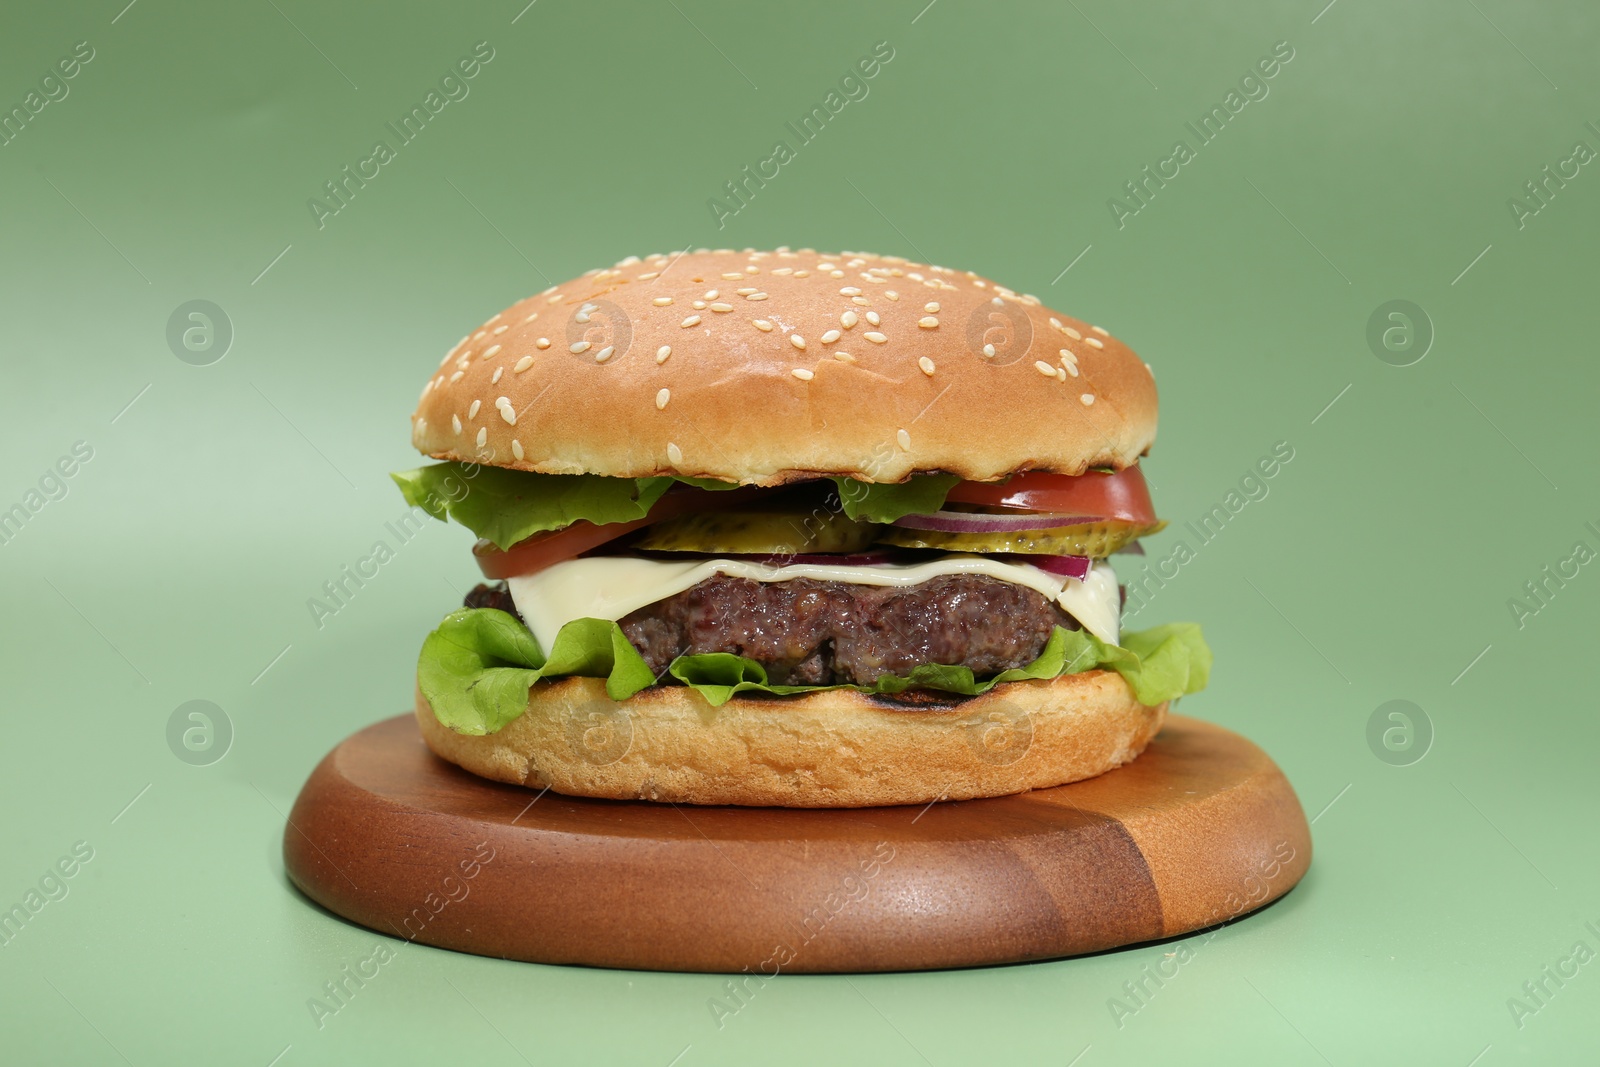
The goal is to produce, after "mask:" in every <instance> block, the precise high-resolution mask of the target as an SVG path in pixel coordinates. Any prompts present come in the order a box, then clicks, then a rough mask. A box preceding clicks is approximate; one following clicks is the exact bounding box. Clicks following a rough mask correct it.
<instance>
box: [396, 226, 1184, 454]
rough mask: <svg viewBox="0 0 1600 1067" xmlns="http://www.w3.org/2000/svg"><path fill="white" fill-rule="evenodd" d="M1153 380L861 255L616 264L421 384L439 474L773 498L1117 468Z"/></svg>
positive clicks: (1143, 431)
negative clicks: (470, 471)
mask: <svg viewBox="0 0 1600 1067" xmlns="http://www.w3.org/2000/svg"><path fill="white" fill-rule="evenodd" d="M1155 428H1156V387H1155V380H1154V379H1153V378H1152V376H1151V374H1150V369H1149V367H1148V366H1147V365H1146V364H1144V363H1143V362H1141V361H1140V360H1139V358H1138V357H1137V356H1136V355H1134V353H1133V351H1132V350H1131V349H1129V348H1128V347H1127V346H1126V345H1124V344H1122V343H1121V342H1120V341H1117V340H1116V339H1115V338H1113V337H1111V336H1110V335H1109V334H1108V333H1106V331H1104V330H1102V329H1100V328H1099V327H1098V326H1090V325H1088V324H1086V323H1084V322H1082V321H1080V320H1078V319H1074V318H1071V317H1069V316H1067V315H1063V314H1060V313H1057V312H1053V311H1051V310H1049V309H1048V308H1046V307H1044V306H1043V305H1042V304H1040V302H1039V299H1038V298H1037V297H1034V296H1029V295H1026V294H1019V293H1015V292H1012V291H1011V290H1010V289H1007V288H1006V287H1005V286H1002V285H998V284H996V283H994V282H991V281H989V280H988V279H986V278H981V277H979V276H978V275H976V274H973V273H971V272H970V271H955V270H950V269H948V268H945V267H933V266H926V265H923V264H920V263H912V262H910V261H908V260H905V259H901V258H898V257H895V256H876V255H870V254H867V253H864V252H843V253H840V254H838V255H825V254H822V253H818V252H815V251H813V250H810V249H801V250H800V251H798V252H795V251H789V250H788V249H779V250H777V251H775V252H757V251H751V250H745V251H742V252H734V251H729V250H718V251H706V250H703V249H702V250H697V251H695V252H689V253H683V254H678V255H652V256H648V257H646V258H644V259H638V258H636V257H635V258H629V259H625V260H623V261H622V262H620V263H618V264H617V265H616V266H615V267H612V268H609V269H607V270H592V271H589V272H588V273H586V274H584V275H583V276H581V277H579V278H575V279H573V280H572V281H569V282H565V283H563V284H561V285H557V286H553V287H552V288H550V289H547V290H545V291H544V292H543V293H540V294H538V295H536V296H531V297H528V298H527V299H525V300H522V301H519V302H518V303H516V304H513V305H512V306H511V307H509V308H507V309H506V310H505V311H502V312H501V313H500V314H498V315H495V316H494V317H493V318H491V319H490V320H489V321H488V322H486V323H484V324H483V326H482V327H481V328H479V329H478V330H476V331H474V332H473V333H472V334H470V335H469V336H467V337H465V338H463V339H462V340H461V342H460V344H458V345H456V346H455V347H454V348H453V349H451V350H450V352H449V353H447V354H446V356H445V358H444V360H443V362H441V363H440V364H439V370H438V371H437V372H436V373H435V374H434V375H433V376H432V377H431V378H430V379H429V380H428V383H427V385H425V386H424V387H423V390H422V398H421V401H420V402H419V404H418V406H417V411H416V414H414V415H413V416H412V419H411V439H412V443H413V444H415V445H416V447H417V448H418V449H419V450H420V451H422V452H424V453H427V454H428V455H430V456H432V457H434V458H435V459H457V460H465V461H471V462H478V463H484V464H488V465H491V466H498V467H512V468H516V469H519V470H530V471H539V472H542V473H547V474H582V473H588V474H603V475H610V476H613V477H625V478H638V477H648V476H652V475H660V474H682V475H687V476H691V477H701V478H718V479H722V480H725V481H735V482H742V483H745V484H753V485H777V484H781V483H783V482H789V481H797V480H801V479H805V478H812V477H819V476H824V475H849V476H852V477H856V478H860V479H862V480H864V481H872V482H897V481H903V480H905V479H906V478H907V477H908V476H910V475H911V474H912V473H914V472H919V471H947V472H950V473H954V474H959V475H961V476H962V477H964V478H969V479H974V480H979V481H992V480H994V479H997V478H1001V477H1004V476H1005V475H1007V474H1011V473H1013V472H1016V471H1021V470H1048V471H1056V472H1059V473H1063V474H1079V473H1082V472H1083V471H1084V470H1085V469H1087V468H1089V467H1094V466H1110V467H1115V468H1118V469H1121V468H1123V467H1126V466H1129V465H1131V464H1132V463H1134V462H1135V461H1136V460H1137V459H1138V457H1139V456H1140V455H1142V454H1143V453H1145V452H1146V451H1147V450H1148V449H1149V447H1150V443H1151V442H1152V441H1153V440H1154V438H1155Z"/></svg>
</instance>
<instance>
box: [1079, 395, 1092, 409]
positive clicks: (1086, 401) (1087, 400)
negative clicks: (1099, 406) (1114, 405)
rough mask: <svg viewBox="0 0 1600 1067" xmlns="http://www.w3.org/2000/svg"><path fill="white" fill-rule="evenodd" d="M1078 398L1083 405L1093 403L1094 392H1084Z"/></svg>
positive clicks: (1086, 405)
mask: <svg viewBox="0 0 1600 1067" xmlns="http://www.w3.org/2000/svg"><path fill="white" fill-rule="evenodd" d="M1078 399H1079V400H1081V401H1083V406H1084V407H1088V406H1089V405H1090V404H1093V403H1094V394H1093V393H1084V394H1083V395H1082V396H1080V397H1079V398H1078Z"/></svg>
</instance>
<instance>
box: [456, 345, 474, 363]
mask: <svg viewBox="0 0 1600 1067" xmlns="http://www.w3.org/2000/svg"><path fill="white" fill-rule="evenodd" d="M471 358H472V349H470V348H469V349H467V350H466V351H465V352H463V353H461V358H460V359H458V360H456V366H458V367H465V366H466V365H467V360H469V359H471Z"/></svg>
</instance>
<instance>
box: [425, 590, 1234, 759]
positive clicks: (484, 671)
mask: <svg viewBox="0 0 1600 1067" xmlns="http://www.w3.org/2000/svg"><path fill="white" fill-rule="evenodd" d="M1097 667H1100V668H1106V669H1109V670H1114V671H1116V672H1117V673H1118V674H1120V675H1122V677H1123V679H1124V680H1126V681H1127V683H1128V686H1129V688H1131V689H1132V690H1133V694H1134V697H1135V698H1136V699H1137V700H1138V701H1139V702H1140V703H1141V704H1159V703H1161V702H1162V701H1164V700H1174V699H1176V698H1178V697H1180V696H1183V695H1184V694H1186V693H1194V692H1198V691H1199V690H1201V689H1202V688H1204V687H1205V684H1206V681H1207V678H1208V676H1209V675H1210V671H1211V650H1210V649H1209V648H1207V647H1206V643H1205V640H1204V638H1202V637H1201V636H1200V627H1199V626H1197V625H1195V624H1194V623H1168V624H1167V625H1165V626H1157V627H1155V628H1154V629H1150V630H1144V631H1141V632H1136V633H1129V634H1124V635H1123V644H1122V645H1120V646H1119V645H1108V644H1106V643H1105V642H1103V641H1101V640H1099V639H1098V638H1096V637H1095V636H1094V635H1092V634H1089V633H1087V632H1085V631H1082V630H1066V629H1063V628H1061V627H1056V629H1055V631H1054V632H1053V633H1052V634H1051V635H1050V640H1049V641H1047V642H1046V643H1045V647H1044V651H1042V652H1041V653H1040V654H1039V656H1038V658H1037V659H1035V660H1034V661H1033V662H1032V663H1029V664H1028V665H1027V666H1025V667H1017V668H1014V669H1012V670H1008V671H1002V672H1001V673H999V674H997V675H995V676H994V677H992V678H987V679H983V680H979V679H978V678H976V677H975V676H974V675H973V673H972V671H971V670H970V669H969V668H967V667H957V666H949V665H946V664H937V663H928V664H923V665H921V666H918V667H916V668H914V669H913V670H912V671H911V673H909V674H907V675H904V676H897V675H884V676H883V677H881V678H879V679H878V680H877V683H876V684H874V685H870V686H842V685H840V686H818V685H773V684H770V683H769V682H768V681H767V672H766V670H765V669H764V668H763V667H762V666H761V665H760V664H759V663H757V662H755V661H754V660H750V659H746V658H744V657H743V656H736V655H733V654H732V653H727V652H709V653H702V654H700V655H694V656H679V657H678V658H677V659H675V660H673V661H672V663H671V664H670V665H669V666H668V668H667V672H668V673H669V674H671V675H672V677H673V678H675V679H676V680H677V681H679V682H681V683H683V684H684V685H687V686H689V687H690V688H691V689H693V690H695V691H696V692H697V693H699V694H700V695H701V696H702V697H704V698H705V699H706V701H707V703H709V704H711V705H712V706H720V705H722V704H725V703H727V702H728V701H729V700H730V699H732V698H733V697H734V696H736V695H737V694H740V693H749V692H756V693H767V694H773V695H777V696H790V695H795V694H800V693H813V692H818V691H820V690H823V689H856V690H859V691H861V692H864V693H898V692H901V691H902V690H905V689H910V688H913V687H916V688H923V689H940V690H944V691H946V692H950V693H957V694H960V695H963V696H976V695H977V694H979V693H984V692H987V691H988V690H990V689H992V688H994V687H995V686H996V685H999V684H1000V683H1002V682H1016V681H1023V680H1026V679H1038V678H1054V677H1056V676H1057V675H1061V674H1075V673H1077V672H1079V671H1087V670H1093V669H1095V668H1097ZM564 675H583V676H586V677H591V678H604V679H605V680H606V693H607V695H608V696H610V697H611V699H612V700H626V699H627V698H628V697H630V696H632V695H633V694H635V693H637V692H638V691H639V690H641V689H644V688H646V687H647V686H650V685H653V684H655V682H656V677H655V675H654V674H652V672H651V670H650V668H649V666H648V665H647V664H646V663H645V661H644V657H642V656H640V655H639V652H638V650H637V649H635V648H634V647H633V646H632V645H631V644H629V643H628V639H627V638H626V637H624V636H623V634H622V629H621V627H619V626H618V625H617V624H616V623H614V622H610V621H606V620H602V619H577V620H575V621H573V622H569V623H567V624H566V625H565V626H563V627H562V628H561V630H560V632H559V633H557V634H556V640H555V645H554V647H553V648H551V650H550V655H549V656H548V657H546V656H545V655H544V654H543V651H542V650H541V649H540V648H539V643H538V642H537V641H535V640H534V638H533V635H532V634H531V633H529V632H528V630H527V628H526V627H524V626H523V625H522V623H520V622H518V621H517V619H516V618H515V617H514V616H512V615H509V614H507V613H506V612H503V611H497V610H495V609H493V608H463V609H461V610H459V611H455V612H452V613H451V614H450V615H447V616H446V617H445V619H444V621H443V622H442V623H440V624H439V628H438V629H437V630H435V631H434V632H433V633H431V634H429V635H428V638H427V640H425V641H424V642H423V644H422V655H421V657H420V658H419V659H418V662H417V686H418V688H420V689H421V690H422V694H423V696H425V697H427V698H428V703H429V704H431V705H432V707H433V713H434V715H436V716H437V717H438V719H439V721H440V722H441V723H443V724H444V725H445V726H448V727H449V728H450V729H452V730H454V731H456V732H457V733H463V734H474V735H482V734H492V733H494V732H495V731H497V730H499V729H501V728H502V727H504V726H505V725H506V724H507V723H509V722H511V721H512V720H513V719H515V718H516V717H517V716H518V715H521V714H522V713H523V711H525V710H526V709H527V706H528V690H529V688H530V687H532V685H533V684H534V683H535V682H537V681H539V680H540V679H541V678H555V677H561V676H564Z"/></svg>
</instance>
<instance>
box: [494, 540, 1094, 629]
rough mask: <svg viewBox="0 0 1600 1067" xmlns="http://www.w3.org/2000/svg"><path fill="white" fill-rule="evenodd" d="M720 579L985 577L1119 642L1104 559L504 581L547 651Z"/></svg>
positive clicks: (719, 562)
mask: <svg viewBox="0 0 1600 1067" xmlns="http://www.w3.org/2000/svg"><path fill="white" fill-rule="evenodd" d="M717 574H726V575H728V576H730V577H733V578H753V579H755V580H756V581H758V582H785V581H788V580H789V579H791V578H814V579H816V580H817V581H822V582H851V583H854V584H856V585H896V586H901V585H916V584H918V583H920V582H926V581H928V580H929V579H930V578H938V577H940V576H942V575H946V574H982V575H986V576H987V577H990V578H998V579H999V580H1001V581H1003V582H1011V583H1012V584H1014V585H1023V586H1027V587H1028V588H1029V589H1034V590H1037V591H1038V592H1040V593H1042V594H1043V595H1044V596H1045V597H1046V598H1047V599H1050V600H1053V601H1055V602H1056V603H1057V604H1059V605H1060V606H1061V609H1062V610H1063V611H1065V612H1066V613H1067V614H1069V615H1071V616H1072V617H1073V618H1075V619H1077V620H1078V621H1079V622H1080V623H1082V624H1083V628H1084V629H1085V630H1088V631H1089V632H1090V633H1092V634H1094V635H1095V636H1096V637H1098V638H1099V639H1100V640H1102V641H1105V642H1106V643H1108V644H1113V645H1114V644H1116V643H1117V637H1118V622H1119V618H1120V616H1121V596H1120V594H1119V593H1118V591H1117V575H1116V572H1115V571H1113V570H1112V569H1111V565H1110V564H1109V563H1107V562H1106V561H1105V560H1095V562H1094V564H1093V566H1092V567H1091V568H1090V571H1089V575H1088V577H1087V578H1084V579H1083V580H1082V581H1079V580H1078V579H1077V578H1067V577H1063V576H1061V575H1058V574H1051V573H1050V572H1049V571H1043V570H1040V569H1039V568H1038V567H1034V566H1031V565H1029V564H1025V563H1024V564H1018V563H1002V562H1000V561H999V560H995V559H989V558H987V557H985V556H967V555H956V556H946V557H945V558H943V559H937V560H932V561H930V562H927V563H912V564H883V565H881V566H865V567H857V566H836V565H828V564H818V563H798V564H793V565H791V566H786V567H775V566H772V565H770V564H765V563H754V562H751V561H750V560H738V559H694V560H685V561H678V560H659V559H643V558H640V557H637V556H589V557H586V558H583V559H570V560H567V561H566V562H565V563H557V564H555V565H554V566H552V567H546V568H545V569H544V570H542V571H537V572H535V573H533V574H525V575H521V576H520V577H516V578H511V579H508V580H507V582H506V584H507V586H508V587H509V588H510V590H511V599H512V601H513V602H514V603H515V604H516V605H517V611H518V612H520V613H521V615H522V617H523V619H524V620H525V621H526V622H527V624H528V629H530V630H532V631H533V635H534V637H536V638H538V639H539V645H540V647H541V648H544V649H546V650H549V649H550V648H551V646H552V645H554V643H555V639H556V633H557V632H558V631H560V629H561V627H563V626H565V625H566V624H567V623H569V622H571V621H572V620H574V619H609V620H611V621H613V622H614V621H616V620H619V619H621V618H622V617H623V616H624V615H627V614H629V613H630V612H633V611H637V610H638V609H639V608H642V607H644V606H645V605H647V604H654V603H655V602H656V601H658V600H665V599H666V598H667V597H670V596H674V595H676V594H678V593H681V592H683V591H684V590H685V589H688V588H690V587H691V586H694V585H698V584H699V583H700V582H703V581H705V580H706V579H707V578H710V577H712V576H713V575H717Z"/></svg>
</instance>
